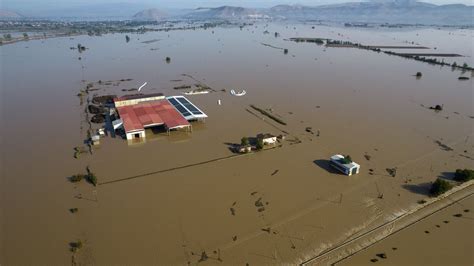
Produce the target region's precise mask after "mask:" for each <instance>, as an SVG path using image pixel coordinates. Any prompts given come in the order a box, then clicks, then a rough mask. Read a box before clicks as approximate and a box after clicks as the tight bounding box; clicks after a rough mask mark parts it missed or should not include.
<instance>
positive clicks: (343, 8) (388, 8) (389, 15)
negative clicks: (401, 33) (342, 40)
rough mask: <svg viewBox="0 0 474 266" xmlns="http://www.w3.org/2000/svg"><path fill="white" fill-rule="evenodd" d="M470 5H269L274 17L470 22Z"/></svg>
mask: <svg viewBox="0 0 474 266" xmlns="http://www.w3.org/2000/svg"><path fill="white" fill-rule="evenodd" d="M473 12H474V7H473V6H466V5H462V4H457V5H440V6H438V5H434V4H428V3H423V2H417V1H413V0H394V1H388V0H374V1H370V2H358V3H346V4H335V5H324V6H316V7H309V6H300V5H280V6H276V7H273V8H270V10H269V11H268V13H269V14H270V15H271V16H272V17H274V18H281V19H294V20H309V19H311V20H330V21H338V22H368V23H385V22H387V23H404V24H449V25H472V24H473V14H474V13H473Z"/></svg>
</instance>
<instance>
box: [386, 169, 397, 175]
mask: <svg viewBox="0 0 474 266" xmlns="http://www.w3.org/2000/svg"><path fill="white" fill-rule="evenodd" d="M385 170H386V171H387V173H388V174H389V175H390V176H391V177H395V176H396V175H397V168H396V167H395V168H387V169H385Z"/></svg>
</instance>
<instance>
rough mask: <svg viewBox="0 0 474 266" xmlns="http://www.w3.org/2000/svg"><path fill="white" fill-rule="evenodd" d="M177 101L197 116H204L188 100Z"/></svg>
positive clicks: (179, 99) (180, 99)
mask: <svg viewBox="0 0 474 266" xmlns="http://www.w3.org/2000/svg"><path fill="white" fill-rule="evenodd" d="M177 100H178V101H179V102H180V103H182V104H183V105H184V107H186V108H187V109H188V110H189V111H191V113H193V114H195V115H202V113H201V112H200V111H199V110H198V109H197V108H196V107H195V106H194V105H193V104H191V103H190V102H189V101H188V100H187V99H186V98H177Z"/></svg>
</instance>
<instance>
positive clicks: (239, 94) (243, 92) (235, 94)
mask: <svg viewBox="0 0 474 266" xmlns="http://www.w3.org/2000/svg"><path fill="white" fill-rule="evenodd" d="M230 94H232V95H234V96H244V95H245V94H247V92H246V91H245V90H242V91H241V92H236V91H235V90H231V91H230Z"/></svg>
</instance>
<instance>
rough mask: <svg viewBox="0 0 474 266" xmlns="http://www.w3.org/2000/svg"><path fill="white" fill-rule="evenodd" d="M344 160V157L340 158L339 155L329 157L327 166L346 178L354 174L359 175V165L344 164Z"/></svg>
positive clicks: (352, 163) (353, 163)
mask: <svg viewBox="0 0 474 266" xmlns="http://www.w3.org/2000/svg"><path fill="white" fill-rule="evenodd" d="M344 160H345V157H344V156H342V155H340V154H336V155H333V156H331V160H330V161H329V165H331V167H333V168H335V169H336V170H338V171H339V172H341V173H343V174H345V175H348V176H351V175H355V174H358V173H359V171H360V165H359V164H357V163H355V162H350V163H345V161H344Z"/></svg>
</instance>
